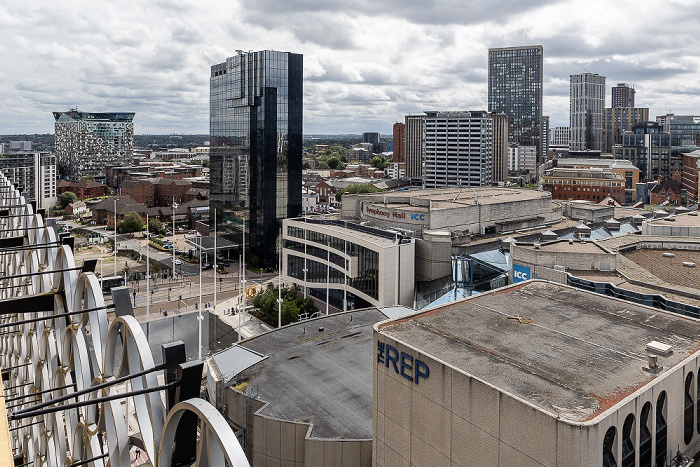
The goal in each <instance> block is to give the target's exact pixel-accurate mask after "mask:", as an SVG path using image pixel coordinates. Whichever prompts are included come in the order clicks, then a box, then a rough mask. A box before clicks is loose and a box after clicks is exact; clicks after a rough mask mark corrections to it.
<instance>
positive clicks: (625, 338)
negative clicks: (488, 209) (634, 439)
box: [376, 281, 700, 423]
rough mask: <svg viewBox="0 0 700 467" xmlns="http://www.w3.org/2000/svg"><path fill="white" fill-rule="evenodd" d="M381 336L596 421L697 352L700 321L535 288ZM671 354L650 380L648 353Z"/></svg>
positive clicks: (395, 326)
mask: <svg viewBox="0 0 700 467" xmlns="http://www.w3.org/2000/svg"><path fill="white" fill-rule="evenodd" d="M376 328H377V329H378V331H379V332H381V333H382V334H385V335H387V336H389V337H391V338H394V339H396V340H397V341H400V342H403V343H406V344H407V345H409V346H411V347H413V348H416V349H417V350H418V351H419V352H421V353H422V354H423V355H427V356H430V357H431V358H433V359H436V360H438V361H442V362H444V363H446V364H449V365H451V366H453V367H454V368H456V369H457V370H459V371H461V372H464V373H466V374H469V375H471V376H473V377H474V378H476V379H478V380H481V381H484V382H485V383H487V384H489V385H492V386H495V387H497V388H499V389H500V390H501V391H503V392H505V393H508V394H511V395H513V396H514V397H517V398H519V399H521V400H524V401H526V402H527V403H529V404H532V405H534V406H537V407H539V408H540V409H541V410H543V411H545V412H548V413H549V414H550V415H551V416H553V417H557V418H560V419H562V420H564V421H568V422H570V423H583V422H589V421H591V420H593V419H594V418H596V417H598V416H599V415H602V414H603V413H604V412H605V411H607V410H608V409H614V407H615V406H616V405H617V404H619V403H620V402H622V401H623V400H624V399H625V398H626V397H627V396H629V395H631V394H633V393H634V392H636V391H637V390H640V389H641V388H643V387H644V386H646V385H648V384H651V383H653V382H654V380H656V379H658V378H660V377H663V376H664V375H665V374H666V373H668V372H669V371H672V370H673V369H674V367H675V366H677V365H678V364H679V363H681V362H682V361H683V360H685V359H686V358H687V357H689V356H690V355H692V354H694V353H696V352H697V351H698V350H699V348H700V347H699V345H698V341H700V321H698V320H695V319H691V318H686V317H683V316H680V315H674V314H672V313H667V312H663V311H660V310H658V309H653V308H649V307H646V306H642V305H636V304H633V303H631V302H626V301H623V300H618V299H614V298H609V297H606V296H603V295H600V294H595V293H591V292H586V291H583V290H580V289H575V288H572V287H568V286H564V285H560V284H555V283H551V282H544V281H528V282H524V283H520V284H517V285H513V286H509V287H506V288H502V289H498V290H496V291H493V292H489V293H483V294H480V295H477V296H474V297H471V298H469V299H466V300H463V301H460V302H455V303H452V304H450V305H446V306H443V307H439V308H436V309H432V310H429V311H425V312H421V313H417V314H414V315H410V316H407V317H404V318H400V319H397V320H394V321H391V322H387V323H383V324H380V325H377V326H376ZM653 340H655V341H658V342H662V343H666V344H669V345H671V346H672V348H673V353H672V354H671V355H669V356H666V357H662V358H659V364H660V365H663V368H662V369H661V371H659V372H658V373H649V372H646V371H644V370H643V369H642V368H643V367H644V366H645V365H646V364H647V356H646V354H647V352H646V350H645V347H646V344H647V343H649V342H651V341H653Z"/></svg>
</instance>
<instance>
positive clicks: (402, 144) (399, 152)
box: [392, 122, 406, 162]
mask: <svg viewBox="0 0 700 467" xmlns="http://www.w3.org/2000/svg"><path fill="white" fill-rule="evenodd" d="M393 138H394V140H393V154H392V161H393V162H404V161H405V160H406V124H405V123H401V122H396V123H394V127H393Z"/></svg>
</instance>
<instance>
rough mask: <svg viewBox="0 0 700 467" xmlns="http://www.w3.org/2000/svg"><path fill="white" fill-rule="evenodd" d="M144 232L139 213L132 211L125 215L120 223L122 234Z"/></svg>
mask: <svg viewBox="0 0 700 467" xmlns="http://www.w3.org/2000/svg"><path fill="white" fill-rule="evenodd" d="M141 230H143V219H142V218H141V216H140V215H139V213H137V212H134V211H131V212H127V213H126V214H124V220H123V221H121V222H120V223H119V232H120V233H131V232H139V231H141Z"/></svg>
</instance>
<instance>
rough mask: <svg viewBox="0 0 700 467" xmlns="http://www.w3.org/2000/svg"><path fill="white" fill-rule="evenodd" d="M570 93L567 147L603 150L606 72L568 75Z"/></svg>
mask: <svg viewBox="0 0 700 467" xmlns="http://www.w3.org/2000/svg"><path fill="white" fill-rule="evenodd" d="M569 97H570V101H569V128H570V132H571V133H570V135H571V136H570V137H571V141H570V142H569V149H571V150H573V151H583V150H586V149H592V150H594V151H602V150H603V124H604V122H603V120H604V115H603V109H604V108H605V76H601V75H598V74H594V73H582V74H579V75H571V84H570V96H569Z"/></svg>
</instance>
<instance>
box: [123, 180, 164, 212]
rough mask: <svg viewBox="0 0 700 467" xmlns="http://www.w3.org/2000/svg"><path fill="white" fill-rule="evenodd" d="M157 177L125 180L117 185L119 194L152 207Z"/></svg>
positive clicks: (154, 200) (154, 199)
mask: <svg viewBox="0 0 700 467" xmlns="http://www.w3.org/2000/svg"><path fill="white" fill-rule="evenodd" d="M155 181H157V179H150V178H145V179H142V180H125V181H123V182H122V184H121V186H120V187H119V195H120V196H128V197H129V198H131V199H133V200H134V201H136V202H137V203H143V204H144V205H145V206H146V207H148V208H152V207H153V206H155V205H156V204H155V203H156V196H155V193H156V184H155Z"/></svg>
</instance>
